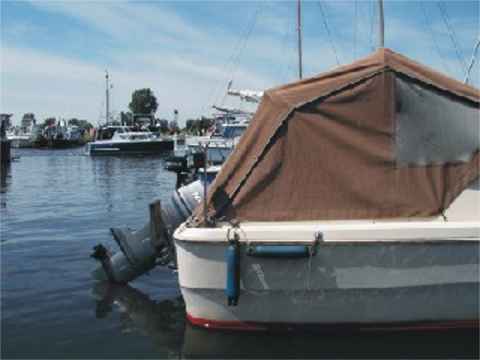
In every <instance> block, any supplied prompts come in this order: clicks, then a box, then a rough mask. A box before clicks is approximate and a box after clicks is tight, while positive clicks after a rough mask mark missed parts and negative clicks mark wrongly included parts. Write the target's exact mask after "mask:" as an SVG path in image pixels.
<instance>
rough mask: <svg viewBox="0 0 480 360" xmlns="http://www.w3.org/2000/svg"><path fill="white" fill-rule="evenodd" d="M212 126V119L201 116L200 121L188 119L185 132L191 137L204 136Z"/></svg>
mask: <svg viewBox="0 0 480 360" xmlns="http://www.w3.org/2000/svg"><path fill="white" fill-rule="evenodd" d="M213 124H214V120H213V119H210V118H207V117H203V116H202V117H201V118H200V119H188V120H187V121H186V122H185V130H186V131H187V132H188V133H190V134H193V135H204V134H205V133H206V132H207V131H208V129H209V128H210V127H211V126H212V125H213Z"/></svg>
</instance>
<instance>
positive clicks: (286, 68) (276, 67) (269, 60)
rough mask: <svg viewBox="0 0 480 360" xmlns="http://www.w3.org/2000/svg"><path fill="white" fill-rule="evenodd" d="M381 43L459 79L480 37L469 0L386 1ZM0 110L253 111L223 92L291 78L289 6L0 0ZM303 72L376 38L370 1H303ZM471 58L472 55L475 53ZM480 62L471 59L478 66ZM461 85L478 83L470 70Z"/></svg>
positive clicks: (91, 113) (96, 119)
mask: <svg viewBox="0 0 480 360" xmlns="http://www.w3.org/2000/svg"><path fill="white" fill-rule="evenodd" d="M384 7H385V46H386V47H388V48H391V49H393V50H394V51H397V52H400V53H402V54H404V55H406V56H408V57H410V58H412V59H414V60H416V61H419V62H421V63H423V64H425V65H428V66H431V67H433V68H434V69H436V70H438V71H441V72H443V73H446V74H447V75H449V76H451V77H454V78H457V79H459V80H462V81H463V78H464V75H465V70H466V67H467V65H468V63H469V62H470V58H471V56H472V52H473V47H474V45H475V42H476V41H477V39H478V38H479V34H480V25H479V21H480V17H479V12H480V9H479V2H478V1H385V5H384ZM0 14H1V24H0V25H1V54H0V74H1V79H0V80H1V86H0V112H2V113H13V114H14V115H13V118H12V120H13V122H14V123H16V124H18V123H19V122H20V121H21V118H22V116H23V114H24V113H27V112H33V113H34V114H35V116H36V118H37V121H43V120H44V119H45V118H46V117H50V116H53V117H57V118H58V117H61V118H71V117H76V118H80V119H87V120H89V121H91V122H92V123H94V124H98V123H100V122H102V121H104V120H105V70H106V69H108V71H109V73H110V77H111V81H112V84H113V88H112V89H111V110H112V113H113V114H118V113H119V112H120V111H127V110H128V103H129V101H130V98H131V94H132V92H133V91H134V90H135V89H139V88H147V87H148V88H151V89H152V90H153V92H154V94H155V95H156V97H157V99H158V103H159V107H158V110H157V113H156V116H157V117H160V118H166V119H172V117H173V111H174V109H178V111H179V121H180V124H183V123H184V121H185V120H186V119H188V118H196V117H199V116H202V115H205V116H208V115H210V114H211V113H212V108H211V106H212V105H214V104H215V105H219V106H235V107H240V108H243V109H246V110H252V109H253V108H252V107H251V105H250V106H249V105H247V104H243V103H241V102H240V101H239V99H237V98H232V97H231V96H226V95H225V94H226V88H227V84H228V82H229V81H230V80H232V81H233V87H234V88H244V89H245V88H247V89H255V90H265V89H268V88H271V87H274V86H278V85H281V84H285V83H287V82H291V81H295V80H296V79H297V78H298V68H297V41H296V36H297V35H296V2H292V1H261V2H256V1H216V2H214V1H151V2H144V1H119V0H117V1H106V0H104V1H86V0H84V1H42V0H34V1H8V0H7V1H6V0H2V1H1V2H0ZM302 23H303V26H302V29H303V59H304V77H309V76H314V75H317V74H318V73H320V72H323V71H327V70H330V69H333V68H335V67H336V66H338V65H339V64H340V65H342V64H348V63H350V62H352V61H354V60H356V59H360V58H362V57H364V56H366V55H368V54H369V53H371V52H372V51H374V49H375V47H376V46H377V42H378V31H377V28H378V14H377V12H376V1H374V2H371V1H361V0H352V1H321V2H320V1H303V2H302ZM478 57H480V54H479V55H478ZM478 61H480V58H479V59H478ZM471 83H472V84H473V85H474V86H476V87H480V66H479V65H478V63H477V64H476V65H475V66H474V68H473V71H472V81H471Z"/></svg>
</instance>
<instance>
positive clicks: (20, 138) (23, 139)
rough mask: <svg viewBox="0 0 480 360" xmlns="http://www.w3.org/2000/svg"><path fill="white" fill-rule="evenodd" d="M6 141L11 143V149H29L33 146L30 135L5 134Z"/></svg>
mask: <svg viewBox="0 0 480 360" xmlns="http://www.w3.org/2000/svg"><path fill="white" fill-rule="evenodd" d="M7 139H8V140H9V141H10V142H11V144H12V145H11V146H12V147H13V148H29V147H32V144H33V137H32V135H31V134H15V133H7Z"/></svg>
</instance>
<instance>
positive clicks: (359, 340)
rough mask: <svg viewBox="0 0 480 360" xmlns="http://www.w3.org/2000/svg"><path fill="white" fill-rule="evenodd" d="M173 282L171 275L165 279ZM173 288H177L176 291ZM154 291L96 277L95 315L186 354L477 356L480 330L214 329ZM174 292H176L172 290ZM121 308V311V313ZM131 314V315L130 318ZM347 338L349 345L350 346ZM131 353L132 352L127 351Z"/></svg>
mask: <svg viewBox="0 0 480 360" xmlns="http://www.w3.org/2000/svg"><path fill="white" fill-rule="evenodd" d="M162 280H163V281H162V283H164V282H167V283H168V282H169V281H170V280H171V277H167V278H166V279H162ZM172 292H173V294H171V293H172ZM168 294H169V296H167V297H165V295H164V294H162V296H161V297H158V296H157V297H155V296H151V294H150V295H149V294H146V293H144V292H142V290H141V289H138V288H135V287H132V286H129V285H116V284H111V283H96V284H95V285H94V286H93V288H92V295H93V297H94V298H95V311H94V312H95V316H96V318H97V319H99V320H100V319H101V321H109V322H110V326H111V327H113V328H115V329H117V331H118V332H119V334H120V333H122V334H125V333H129V334H136V333H138V334H141V335H142V336H145V337H146V338H148V339H149V340H150V342H151V343H152V344H153V346H154V347H155V348H156V349H160V350H161V351H163V352H164V353H165V351H167V352H168V354H169V356H170V357H175V358H182V359H213V358H221V359H263V358H270V359H290V358H305V359H318V358H344V359H351V358H355V359H360V358H361V359H367V358H368V359H370V358H386V359H391V358H395V359H397V358H402V359H416V358H420V357H429V358H439V359H441V358H445V357H449V356H448V354H452V357H455V356H457V357H462V358H478V352H479V350H478V332H471V331H468V330H463V329H460V330H457V331H455V332H452V331H449V332H443V333H438V332H435V333H432V332H425V331H418V332H413V333H404V332H403V333H389V334H381V335H382V337H381V339H382V340H381V342H379V334H378V333H376V332H366V333H355V334H347V338H346V337H345V336H338V334H336V333H333V334H329V333H325V332H318V331H308V332H303V333H302V334H301V336H293V337H292V336H291V334H290V333H288V332H277V333H275V336H272V335H271V334H270V333H258V332H257V333H255V334H254V335H252V334H250V333H238V332H231V331H211V330H207V329H202V328H199V327H196V326H192V325H191V324H189V323H185V307H184V304H183V300H182V298H181V296H179V295H180V294H178V293H177V292H176V291H174V289H173V288H172V289H169V292H168ZM170 294H171V295H170ZM118 314H121V316H120V317H119V316H116V315H118ZM127 320H128V321H127ZM346 341H348V344H349V346H345V342H346ZM124 355H125V356H128V355H127V354H124Z"/></svg>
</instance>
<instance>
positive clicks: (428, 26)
mask: <svg viewBox="0 0 480 360" xmlns="http://www.w3.org/2000/svg"><path fill="white" fill-rule="evenodd" d="M418 4H419V6H420V9H421V10H422V13H423V20H424V27H425V29H426V30H427V32H428V33H429V34H430V37H431V39H432V42H433V44H434V49H435V50H436V51H437V54H438V56H439V57H440V59H441V60H442V65H443V67H444V69H445V70H446V71H447V72H448V73H451V71H450V68H449V66H448V62H447V61H446V60H445V57H444V56H443V55H442V52H441V51H440V47H439V46H438V43H437V41H436V40H435V34H434V32H433V28H432V24H431V23H430V21H429V17H428V14H427V8H426V7H425V4H424V3H423V2H422V1H419V2H418Z"/></svg>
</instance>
